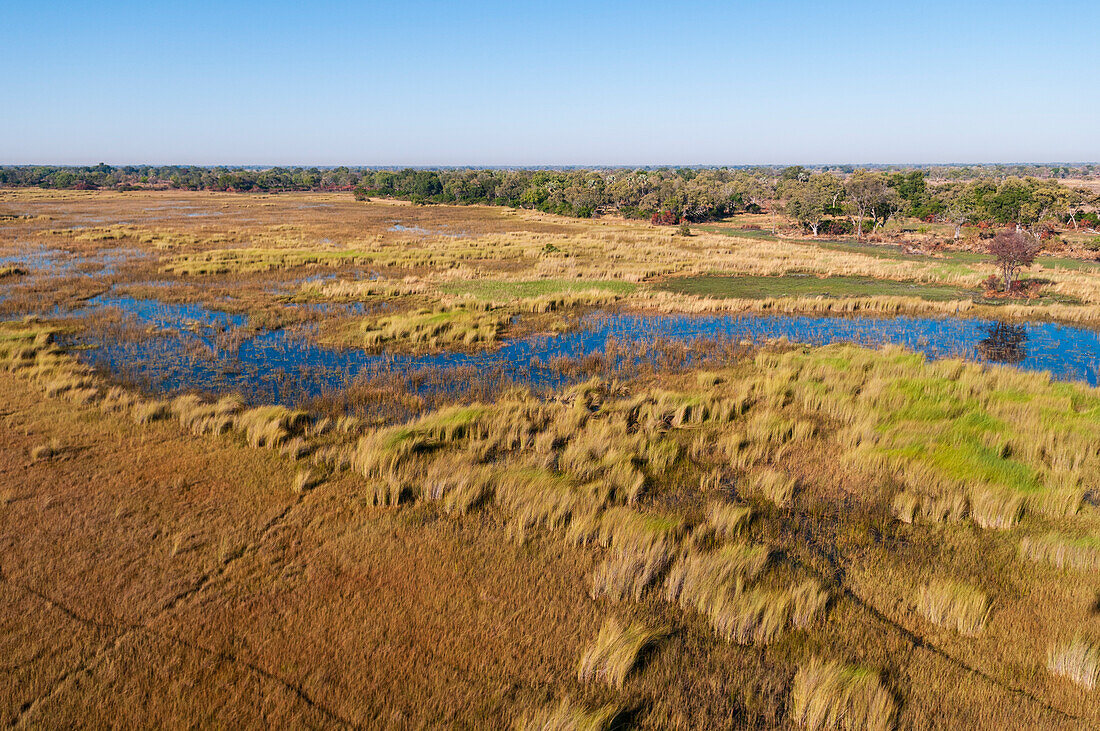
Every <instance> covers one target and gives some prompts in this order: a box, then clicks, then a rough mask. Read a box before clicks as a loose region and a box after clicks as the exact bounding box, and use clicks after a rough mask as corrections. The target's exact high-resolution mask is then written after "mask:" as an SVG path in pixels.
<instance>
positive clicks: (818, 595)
mask: <svg viewBox="0 0 1100 731" xmlns="http://www.w3.org/2000/svg"><path fill="white" fill-rule="evenodd" d="M790 594H791V623H792V624H794V626H795V627H797V628H798V629H807V628H808V627H809V626H810V625H811V624H813V623H814V620H816V619H817V617H818V615H820V614H821V612H822V611H824V610H825V607H827V606H828V605H829V591H828V589H825V588H824V587H822V586H821V584H819V583H818V582H817V581H815V580H814V579H807V580H806V581H803V582H802V583H801V584H799V585H798V586H796V587H794V588H793V589H791V592H790Z"/></svg>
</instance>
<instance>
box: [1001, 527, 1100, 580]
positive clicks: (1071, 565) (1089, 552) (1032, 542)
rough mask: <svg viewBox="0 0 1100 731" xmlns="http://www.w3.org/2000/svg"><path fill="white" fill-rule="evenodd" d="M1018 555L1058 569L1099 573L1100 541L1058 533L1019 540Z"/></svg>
mask: <svg viewBox="0 0 1100 731" xmlns="http://www.w3.org/2000/svg"><path fill="white" fill-rule="evenodd" d="M1020 555H1021V556H1024V557H1025V558H1028V559H1031V560H1032V561H1035V562H1038V563H1046V564H1050V565H1051V566H1056V567H1058V568H1060V569H1077V570H1080V571H1100V540H1098V539H1097V538H1096V537H1095V536H1085V537H1080V538H1077V537H1073V536H1067V535H1063V534H1060V533H1047V534H1046V535H1042V536H1037V537H1032V536H1024V537H1023V538H1022V539H1021V540H1020Z"/></svg>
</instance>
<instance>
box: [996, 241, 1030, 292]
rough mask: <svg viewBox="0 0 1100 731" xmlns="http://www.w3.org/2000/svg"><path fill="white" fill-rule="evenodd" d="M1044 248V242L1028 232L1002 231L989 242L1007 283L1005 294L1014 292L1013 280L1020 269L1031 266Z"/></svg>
mask: <svg viewBox="0 0 1100 731" xmlns="http://www.w3.org/2000/svg"><path fill="white" fill-rule="evenodd" d="M1041 248H1042V242H1041V241H1039V239H1038V238H1037V237H1035V236H1033V235H1031V234H1030V233H1027V232H1026V231H1012V230H1007V231H1001V232H1000V233H998V234H997V235H996V236H994V237H993V238H992V239H991V240H990V242H989V253H990V254H992V255H993V256H994V257H995V258H996V261H997V266H998V267H999V268H1000V270H1001V276H1003V277H1004V281H1005V292H1011V291H1012V283H1013V280H1015V279H1016V275H1017V274H1019V272H1020V269H1021V268H1023V267H1026V266H1031V263H1032V262H1034V261H1035V256H1036V255H1037V254H1038V253H1039V250H1040V249H1041Z"/></svg>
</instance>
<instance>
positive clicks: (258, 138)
mask: <svg viewBox="0 0 1100 731" xmlns="http://www.w3.org/2000/svg"><path fill="white" fill-rule="evenodd" d="M1098 67H1100V2H1097V1H1096V0H1075V1H1073V2H1056V1H1049V2H1036V1H1034V0H1033V1H1030V2H1016V1H1015V0H1009V1H1004V2H994V1H992V0H988V1H986V2H973V1H968V0H954V1H952V2H943V1H941V0H933V1H931V2H919V1H917V2H906V3H893V2H889V1H888V0H880V1H879V2H810V1H794V0H790V1H787V2H783V1H777V2H753V3H748V2H682V3H677V2H669V1H668V0H664V1H663V2H599V1H598V0H593V1H584V0H580V1H574V0H558V1H556V2H523V1H522V0H516V1H514V2H476V1H475V2H459V1H458V0H454V1H451V2H429V1H427V0H407V1H405V2H392V3H372V2H335V1H332V2H326V1H325V0H314V1H307V0H299V1H297V2H283V1H281V0H267V1H266V2H232V1H231V0H223V1H221V2H205V1H204V0H197V1H190V2H184V1H180V2H165V1H161V2H157V1H156V0H146V1H145V2H117V1H113V0H99V1H98V2H83V1H79V0H78V1H70V2H54V3H47V2H41V0H38V1H34V2H32V1H27V0H3V1H2V2H0V93H2V98H3V99H4V102H5V104H4V107H3V109H2V110H0V164H4V163H6V164H17V163H73V164H82V163H96V162H99V161H105V162H108V163H113V164H125V163H194V164H282V165H290V164H316V165H339V164H346V165H537V164H551V165H569V164H588V165H597V164H627V165H633V164H756V163H803V164H812V163H841V162H848V163H867V162H897V163H905V162H910V163H931V162H1053V161H1065V162H1077V161H1097V160H1100V84H1098V75H1097V69H1098Z"/></svg>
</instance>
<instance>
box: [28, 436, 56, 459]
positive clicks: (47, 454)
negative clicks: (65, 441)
mask: <svg viewBox="0 0 1100 731" xmlns="http://www.w3.org/2000/svg"><path fill="white" fill-rule="evenodd" d="M59 454H61V442H60V441H58V440H57V439H51V440H50V441H49V443H47V444H39V445H38V446H36V447H34V448H33V449H31V461H32V462H40V461H42V460H46V459H50V458H51V457H56V456H57V455H59Z"/></svg>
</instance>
